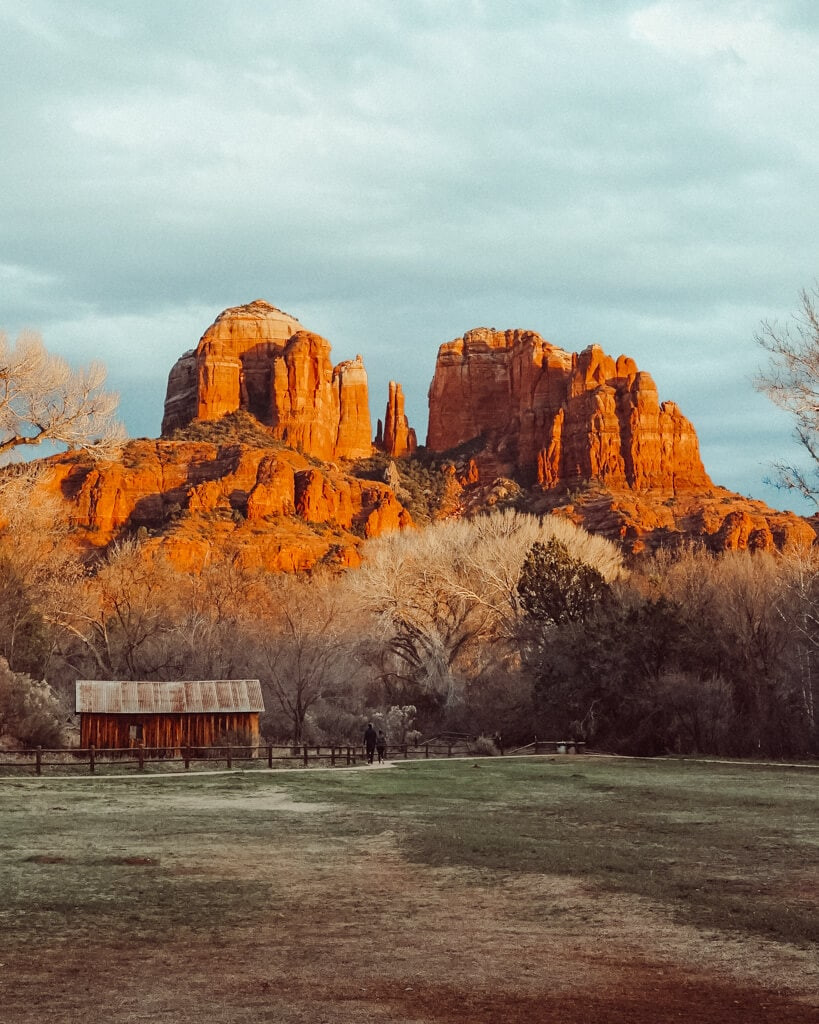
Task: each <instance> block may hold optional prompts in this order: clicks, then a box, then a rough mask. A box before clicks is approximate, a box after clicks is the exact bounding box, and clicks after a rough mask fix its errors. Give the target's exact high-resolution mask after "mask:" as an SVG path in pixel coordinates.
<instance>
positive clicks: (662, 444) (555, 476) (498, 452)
mask: <svg viewBox="0 0 819 1024" xmlns="http://www.w3.org/2000/svg"><path fill="white" fill-rule="evenodd" d="M427 448H428V449H429V450H431V451H434V452H452V451H453V449H455V450H457V449H459V448H460V449H461V452H462V454H461V458H460V460H458V459H457V458H456V459H455V462H456V471H455V476H456V479H457V482H458V483H459V484H460V486H461V488H462V496H461V507H462V510H464V511H467V512H468V511H470V510H472V509H475V508H480V507H486V506H487V505H490V506H491V505H492V504H495V503H497V502H503V501H509V500H516V501H517V502H518V503H523V504H525V506H526V507H528V508H529V509H531V510H533V511H540V512H547V511H548V512H552V513H556V514H559V515H564V516H567V517H569V518H571V519H572V520H573V521H575V522H577V523H578V524H581V525H583V526H585V527H586V528H587V529H589V530H592V531H593V532H597V533H603V534H605V535H606V536H608V537H610V538H612V539H618V540H620V541H621V542H623V544H624V546H625V547H626V548H627V549H628V550H630V551H632V552H636V551H640V550H643V549H644V548H645V547H646V546H656V545H657V544H659V543H669V542H674V541H675V540H679V539H681V538H683V537H688V538H701V539H703V540H704V541H706V542H707V543H708V544H709V546H710V547H712V548H717V549H728V548H741V549H745V548H758V549H770V548H773V547H784V546H786V545H788V544H789V543H799V544H805V543H813V541H814V539H815V533H814V530H813V528H812V527H811V526H810V525H809V523H808V522H807V521H806V520H805V519H803V518H801V517H799V516H796V515H794V514H793V513H790V512H778V511H776V510H774V509H771V508H769V507H768V506H767V505H765V504H764V503H763V502H759V501H753V500H751V499H746V498H743V497H741V496H740V495H737V494H734V493H732V492H730V491H727V490H725V489H724V488H720V487H716V486H715V485H714V484H713V483H712V481H711V480H710V478H709V477H708V474H707V473H706V471H705V468H704V466H703V464H702V460H701V458H700V453H699V442H698V440H697V435H696V432H695V430H694V428H693V426H692V425H691V423H690V422H689V421H688V420H687V419H686V418H685V416H683V415H682V413H681V412H680V410H679V408H678V407H677V406H676V405H675V404H674V403H673V402H662V403H661V402H660V401H659V397H658V394H657V387H656V385H655V383H654V381H653V380H652V379H651V377H650V376H649V375H648V374H647V373H645V372H641V371H639V370H638V369H637V366H636V365H635V363H634V361H633V360H632V359H629V358H628V357H626V356H620V357H619V358H618V359H616V360H614V359H612V358H611V356H608V355H606V353H605V352H604V351H603V350H602V349H601V348H600V347H599V346H597V345H591V346H589V347H588V348H586V349H584V350H583V351H582V352H580V353H579V354H578V353H575V354H570V353H568V352H565V351H563V350H562V349H560V348H557V347H556V346H554V345H552V344H550V343H549V342H547V341H545V340H544V339H543V338H541V337H540V335H538V334H536V333H534V332H533V331H518V330H510V331H496V330H490V329H488V328H477V329H475V330H472V331H468V332H467V333H466V334H465V335H464V336H463V337H462V338H457V339H455V340H454V341H451V342H448V343H446V344H444V345H442V346H441V347H440V349H439V352H438V359H437V362H436V366H435V375H434V377H433V380H432V384H431V385H430V389H429V431H428V435H427ZM465 453H471V454H465ZM521 487H523V488H525V489H526V491H525V493H524V491H523V490H522V489H521Z"/></svg>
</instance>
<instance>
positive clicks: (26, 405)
mask: <svg viewBox="0 0 819 1024" xmlns="http://www.w3.org/2000/svg"><path fill="white" fill-rule="evenodd" d="M104 384H105V368H104V367H103V366H102V365H101V364H99V363H92V364H91V365H90V366H88V367H87V368H85V369H79V370H75V369H72V367H70V366H69V365H68V363H67V362H66V361H65V360H64V359H62V358H60V357H59V356H56V355H53V354H51V353H50V352H48V351H47V350H46V348H45V346H44V345H43V342H42V339H41V338H40V337H39V335H36V334H32V333H30V332H27V333H23V334H21V335H20V336H19V338H18V339H17V342H16V344H14V345H11V344H10V343H9V341H8V339H7V337H6V335H5V334H2V333H0V457H1V456H3V455H4V454H5V453H7V452H10V451H12V450H13V449H14V448H18V447H20V446H22V445H29V444H42V443H43V442H44V441H51V442H53V443H55V444H65V445H67V446H68V447H69V448H81V449H83V450H85V451H88V452H90V453H91V454H93V455H107V454H111V453H112V451H116V450H117V449H118V448H119V447H120V445H121V444H122V441H123V439H124V433H123V430H122V427H121V426H120V424H119V423H117V422H116V420H115V418H114V414H115V412H116V408H117V404H118V401H119V399H118V396H117V395H115V394H112V393H110V392H107V391H104V390H103V385H104Z"/></svg>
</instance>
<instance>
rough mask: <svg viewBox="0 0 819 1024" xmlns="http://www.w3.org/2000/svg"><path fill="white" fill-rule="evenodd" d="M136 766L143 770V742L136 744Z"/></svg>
mask: <svg viewBox="0 0 819 1024" xmlns="http://www.w3.org/2000/svg"><path fill="white" fill-rule="evenodd" d="M137 768H138V769H139V770H140V771H141V772H142V771H145V744H144V743H138V744H137Z"/></svg>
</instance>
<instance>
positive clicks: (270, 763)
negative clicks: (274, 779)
mask: <svg viewBox="0 0 819 1024" xmlns="http://www.w3.org/2000/svg"><path fill="white" fill-rule="evenodd" d="M267 767H268V768H272V767H273V744H272V743H268V744H267Z"/></svg>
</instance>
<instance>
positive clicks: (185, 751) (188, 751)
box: [182, 747, 191, 772]
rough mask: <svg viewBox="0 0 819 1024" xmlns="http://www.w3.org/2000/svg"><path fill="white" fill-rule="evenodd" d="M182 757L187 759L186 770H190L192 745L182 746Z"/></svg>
mask: <svg viewBox="0 0 819 1024" xmlns="http://www.w3.org/2000/svg"><path fill="white" fill-rule="evenodd" d="M182 757H183V758H184V759H185V771H186V772H187V771H190V767H191V748H190V747H183V748H182Z"/></svg>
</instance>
